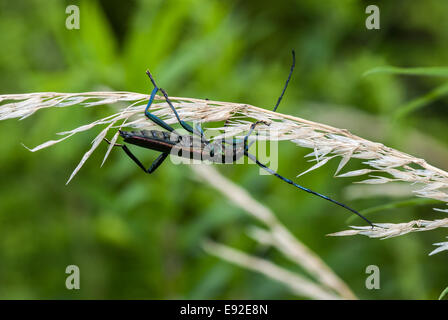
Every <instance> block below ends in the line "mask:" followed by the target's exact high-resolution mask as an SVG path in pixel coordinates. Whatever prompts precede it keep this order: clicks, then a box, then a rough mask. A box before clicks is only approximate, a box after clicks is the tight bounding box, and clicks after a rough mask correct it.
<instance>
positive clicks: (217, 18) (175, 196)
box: [0, 0, 448, 299]
mask: <svg viewBox="0 0 448 320" xmlns="http://www.w3.org/2000/svg"><path fill="white" fill-rule="evenodd" d="M67 4H68V2H64V1H48V2H43V1H37V0H34V1H32V0H30V1H20V0H19V1H2V2H1V3H0V29H1V30H7V31H5V32H1V33H0V42H1V43H2V53H1V54H0V70H1V72H0V88H1V91H2V93H24V92H37V91H61V92H81V91H93V90H120V91H121V90H126V91H136V92H147V93H149V90H150V89H151V86H150V83H149V81H148V79H147V78H146V75H145V73H144V72H145V70H146V69H147V68H149V69H150V70H151V72H152V73H153V74H154V75H155V77H156V78H157V80H158V82H159V83H160V85H161V86H162V87H163V88H166V89H167V91H168V93H169V94H170V95H173V96H189V97H197V98H210V99H216V100H224V101H233V102H243V103H250V104H252V105H256V106H260V107H266V108H272V107H273V105H274V104H275V102H276V100H277V98H278V95H279V94H280V92H281V88H282V85H283V83H284V81H285V78H286V76H287V74H288V71H289V64H290V51H291V49H293V48H294V49H295V50H296V54H297V68H296V71H295V73H294V75H293V78H292V81H291V84H290V87H289V89H288V90H287V92H286V95H285V98H284V100H283V102H282V105H281V106H280V107H279V111H280V112H282V113H290V114H293V115H297V116H303V117H308V118H310V119H311V120H317V121H319V119H320V117H321V116H323V115H325V114H326V111H328V112H330V111H333V110H334V109H338V108H337V107H338V106H337V105H343V106H345V108H344V109H343V110H344V111H343V113H341V114H339V116H338V117H335V118H333V119H332V120H331V121H332V123H329V124H334V125H337V124H338V121H341V120H344V119H345V118H347V117H348V116H350V115H355V116H356V115H357V114H359V112H362V113H365V114H368V115H370V116H371V117H373V118H374V119H377V120H378V121H382V123H383V124H384V127H382V128H383V129H382V130H380V129H378V128H376V127H373V124H372V123H371V122H366V123H362V122H361V121H362V120H359V122H358V121H354V122H353V123H351V124H347V127H346V128H347V129H349V130H351V129H352V128H351V125H355V124H356V125H359V126H360V127H361V128H362V129H360V130H359V131H355V132H354V133H355V134H358V135H360V136H363V135H364V133H365V131H363V130H366V131H373V132H375V136H376V134H378V138H374V140H380V139H381V142H382V143H384V144H386V145H391V146H392V147H395V148H397V149H401V150H403V151H408V150H409V149H411V148H412V150H413V152H415V153H417V155H418V156H420V157H423V158H427V160H428V161H429V162H430V163H435V164H442V166H443V164H445V167H444V168H445V169H446V168H447V167H446V163H448V157H447V154H446V146H447V143H448V135H447V134H446V123H447V117H448V108H446V102H447V100H446V90H447V86H446V84H445V82H444V80H445V79H444V77H446V75H447V66H446V64H447V61H446V57H447V55H448V47H447V46H446V43H448V42H447V40H448V27H447V26H446V23H447V21H448V19H446V12H448V2H446V1H444V0H432V1H423V0H420V1H412V2H410V1H403V0H394V1H387V2H384V3H381V4H380V9H381V18H382V22H381V30H379V31H369V30H366V29H365V27H364V19H365V17H366V15H365V13H364V12H365V6H366V4H365V2H362V1H343V2H341V1H325V2H320V1H314V0H305V1H303V0H301V1H293V2H284V3H283V2H276V3H275V6H274V5H273V3H272V2H271V1H270V2H268V1H236V0H233V1H219V0H188V1H183V0H178V1H176V0H155V1H143V0H134V1H79V2H76V3H75V4H77V5H79V7H80V12H81V29H80V30H67V29H66V28H65V19H66V17H67V15H66V14H65V5H67ZM70 4H72V3H70ZM398 16H399V17H400V18H397V17H398ZM384 65H389V66H396V68H392V67H387V68H384V67H383V68H382V69H381V68H378V67H380V66H384ZM428 66H430V67H431V68H428ZM405 67H418V68H410V69H403V68H405ZM367 70H370V72H369V73H370V74H371V76H368V77H363V76H362V75H363V74H364V73H365V72H366V71H367ZM373 73H375V75H373ZM401 74H406V75H411V74H412V75H425V77H399V76H398V75H401ZM434 88H435V89H434ZM316 103H319V104H321V105H322V108H319V110H321V111H320V112H322V114H319V113H317V112H316V111H315V110H316V109H315V108H314V105H315V104H316ZM400 106H402V107H400ZM423 106H426V108H425V109H422V108H421V107H423ZM111 110H112V109H111V108H109V109H106V108H89V109H85V108H81V107H79V108H70V109H54V110H46V111H40V112H37V113H36V114H35V115H33V116H31V117H30V118H28V119H25V120H23V121H20V122H19V121H16V120H8V121H2V122H1V123H0V135H1V136H2V138H3V139H2V146H1V149H0V150H1V152H0V168H1V169H0V177H1V179H0V180H1V182H2V183H1V184H0V261H1V265H0V284H1V286H0V298H8V299H10V298H47V299H54V298H64V299H76V298H116V299H118V298H154V299H162V298H196V299H203V298H211V299H215V298H224V299H226V298H232V299H239V298H260V299H263V298H269V299H279V298H286V299H288V298H295V297H294V296H292V295H291V294H290V293H289V292H288V291H287V289H285V288H284V287H282V286H280V285H278V284H277V283H275V282H273V281H271V280H266V279H265V278H263V277H262V276H259V275H254V274H253V273H251V272H249V271H246V270H242V269H240V268H238V267H235V266H232V265H229V264H227V263H225V262H222V261H219V260H218V259H216V258H213V257H210V256H208V255H207V254H205V253H204V252H203V251H202V249H201V248H200V243H201V241H202V240H203V239H204V238H206V237H212V238H214V239H217V240H219V241H221V242H224V243H226V244H229V245H232V246H235V247H238V248H240V249H243V250H245V251H247V252H251V253H254V254H259V255H263V256H264V257H266V258H268V259H272V260H273V261H277V262H279V263H284V260H281V259H279V258H278V255H277V254H276V253H275V252H274V251H273V250H269V249H265V248H257V247H254V244H253V241H252V240H251V239H249V238H248V237H247V235H246V231H247V227H248V226H249V225H250V224H251V223H253V221H252V220H251V219H249V218H248V217H247V216H246V215H245V214H244V213H243V212H241V211H240V209H237V208H235V207H234V206H233V205H232V204H231V203H229V202H228V201H226V200H224V199H222V197H221V196H220V195H219V194H216V192H215V191H213V190H212V189H210V188H209V187H208V186H206V185H204V184H202V183H201V182H199V181H197V180H195V177H194V176H192V173H191V171H190V170H189V169H188V167H187V166H185V165H179V166H175V165H173V164H171V163H170V162H169V161H168V162H167V163H165V164H164V165H163V166H162V167H161V168H160V169H159V171H157V172H156V173H155V174H153V175H151V176H147V175H144V174H142V173H141V172H140V170H139V169H138V168H137V167H136V166H135V165H134V164H133V163H131V162H130V161H129V159H128V158H127V157H125V155H124V154H123V153H121V152H118V151H114V152H112V155H111V156H110V158H109V160H108V162H106V164H105V165H104V166H103V167H102V168H99V164H100V163H101V160H102V156H103V153H101V152H97V153H95V154H94V155H93V156H92V157H91V159H89V161H88V162H87V163H86V165H85V166H84V167H83V168H82V169H81V171H80V172H79V173H78V175H77V176H76V178H75V179H74V180H73V181H72V182H71V183H70V184H69V185H68V186H65V185H64V184H65V181H66V180H67V178H68V177H69V175H70V172H71V171H72V170H73V169H74V167H75V166H76V164H77V163H78V161H79V160H80V158H81V156H82V154H83V153H84V152H85V151H86V150H88V149H89V147H90V142H91V139H92V138H93V135H94V133H93V132H88V133H84V134H81V135H79V136H77V137H74V138H73V139H70V140H68V141H66V142H64V143H62V144H59V145H57V146H54V147H52V148H49V149H47V150H42V151H39V152H37V153H30V152H28V151H27V150H26V149H24V148H23V147H22V146H21V145H20V143H24V144H25V145H27V146H35V145H37V144H39V143H41V142H43V141H45V140H48V139H52V138H54V136H55V135H54V133H55V132H60V131H64V130H67V129H71V128H74V127H76V126H79V125H81V124H83V123H88V122H91V121H92V120H93V119H96V118H98V117H100V116H103V115H106V114H108V113H110V112H111ZM400 110H401V111H400ZM411 111H412V112H411ZM397 113H402V114H403V115H404V114H406V117H402V118H401V119H400V121H399V122H398V123H397V122H392V121H388V120H390V119H392V118H393V116H394V115H395V114H397ZM415 132H417V133H418V132H420V133H424V137H425V140H424V141H418V140H410V137H411V136H412V135H411V133H415ZM429 146H431V148H429ZM434 146H435V147H434ZM428 148H429V150H428ZM434 148H435V149H434ZM105 150H106V146H104V147H103V149H102V151H104V152H105ZM133 150H135V148H134V149H133ZM135 151H136V153H137V154H138V155H139V156H140V157H141V158H143V159H144V160H145V163H146V164H149V163H150V161H151V160H152V159H154V158H155V157H156V154H155V153H153V152H149V151H146V150H135ZM308 152H309V150H298V148H296V147H294V146H292V145H289V144H283V143H281V144H280V155H281V157H280V160H279V169H278V170H279V172H280V173H281V174H282V175H284V176H286V177H291V178H293V177H295V176H296V175H297V174H298V173H299V172H301V171H304V170H306V169H307V168H308V167H309V166H310V165H311V164H310V163H307V162H306V161H305V160H304V158H303V156H304V155H305V154H307V153H308ZM338 162H339V161H338V160H337V159H335V160H334V161H331V162H330V163H329V164H327V165H326V166H324V167H322V168H320V169H319V170H317V171H313V172H312V173H310V174H307V175H304V176H301V177H300V178H299V179H297V181H298V182H299V183H300V184H302V185H304V186H307V187H310V188H312V189H314V190H316V191H319V192H321V193H324V194H327V195H330V196H332V197H333V198H335V199H337V200H341V201H342V202H344V203H347V204H348V205H350V206H352V207H355V208H357V209H359V210H361V209H363V208H375V207H376V208H381V213H379V212H377V213H376V214H375V215H373V217H375V219H374V221H375V222H390V221H391V220H392V219H393V218H394V216H395V217H396V218H397V219H398V220H400V221H409V220H411V219H414V218H429V219H432V218H435V217H436V215H437V214H436V213H434V212H432V211H431V210H430V209H429V207H428V206H417V205H415V204H416V203H411V205H406V206H404V205H401V204H400V203H403V202H408V200H407V199H408V197H405V198H404V199H401V198H398V199H397V198H393V197H389V196H387V195H386V196H385V197H377V198H372V199H363V200H356V201H350V200H348V199H344V197H343V192H342V191H343V190H344V188H345V186H347V185H349V184H350V182H351V181H350V180H349V179H335V178H332V175H333V173H334V171H335V169H336V167H337V164H338ZM357 165H359V164H358V163H357V162H356V161H353V162H351V163H350V164H349V166H353V167H356V166H357ZM218 168H219V170H220V171H221V172H222V173H223V174H225V175H226V176H228V177H229V178H230V179H232V180H233V181H235V182H237V183H238V184H241V185H242V186H244V187H245V188H246V189H248V190H249V192H251V194H252V195H253V196H254V197H255V198H256V199H258V200H260V201H261V202H263V203H264V204H266V205H267V206H269V207H270V208H272V209H273V211H274V212H276V213H277V214H278V216H279V219H281V220H282V222H284V223H285V224H286V225H287V226H288V227H289V228H290V230H291V231H292V232H293V233H294V234H295V235H296V236H297V237H299V238H300V239H301V240H302V241H303V242H304V243H305V244H307V245H308V246H309V247H310V248H311V249H313V250H315V251H316V252H317V253H318V254H319V255H320V256H322V258H323V259H324V260H325V261H326V262H327V263H328V264H329V265H330V266H331V267H332V268H333V269H334V270H335V271H336V272H337V273H338V274H339V275H340V276H341V278H343V279H344V280H345V281H346V282H347V283H348V284H349V286H350V287H351V288H352V289H353V290H354V291H355V293H356V294H357V295H358V296H359V297H360V298H370V299H388V298H393V299H401V298H411V297H412V298H421V299H425V298H434V297H436V296H437V295H438V293H439V288H440V283H443V282H446V281H445V280H446V278H447V277H448V270H447V268H446V265H445V263H446V256H444V254H443V253H441V254H439V255H436V256H433V257H428V256H427V254H428V253H429V251H430V248H431V244H432V243H434V242H438V241H440V239H442V238H444V236H445V234H444V233H443V230H442V231H438V230H436V231H434V232H431V233H419V234H413V235H408V236H405V237H402V238H400V239H390V240H386V241H378V240H372V239H367V238H363V237H357V238H338V239H335V238H329V237H325V234H327V233H330V232H334V231H338V230H342V229H343V228H345V227H346V225H345V219H346V218H347V216H346V215H347V212H346V211H345V210H343V209H342V208H338V207H336V206H334V205H332V204H330V203H328V202H326V201H322V200H321V199H319V198H317V197H312V196H310V195H308V194H306V193H304V192H302V193H301V192H298V191H297V190H295V189H293V188H290V187H289V186H288V185H286V184H283V183H281V182H279V181H278V180H277V179H274V178H272V177H269V176H262V175H259V170H258V168H256V167H254V166H252V165H235V166H224V165H222V166H218ZM395 202H397V203H395ZM394 203H395V204H394ZM397 208H399V211H398V210H397ZM385 209H393V210H387V212H385ZM370 210H371V211H377V210H375V209H370ZM70 264H76V265H78V266H79V267H80V269H81V290H79V291H69V290H67V289H65V286H64V283H65V277H66V276H67V275H66V274H65V268H66V266H67V265H70ZM370 264H377V265H378V266H379V267H380V269H381V277H382V278H381V279H382V280H381V281H382V282H381V288H382V289H381V290H378V291H375V290H367V289H366V288H365V286H364V281H365V277H366V274H365V268H366V267H367V266H368V265H370Z"/></svg>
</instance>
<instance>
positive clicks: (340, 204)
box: [244, 151, 374, 227]
mask: <svg viewBox="0 0 448 320" xmlns="http://www.w3.org/2000/svg"><path fill="white" fill-rule="evenodd" d="M244 155H245V156H246V157H248V158H249V159H251V160H252V161H253V162H255V163H256V164H257V165H258V166H260V167H261V168H263V169H264V170H266V171H267V172H269V173H270V174H273V175H274V176H276V177H277V178H279V179H281V180H283V181H284V182H286V183H289V184H291V185H293V186H294V187H296V188H299V189H300V190H303V191H306V192H308V193H311V194H314V195H315V196H318V197H320V198H322V199H325V200H328V201H330V202H333V203H334V204H337V205H338V206H341V207H343V208H345V209H347V210H349V211H351V212H353V213H354V214H356V215H357V216H358V217H360V218H362V219H363V220H364V221H366V222H367V223H368V224H369V225H371V226H372V227H373V226H374V224H373V223H372V222H370V220H369V219H367V218H366V217H364V216H363V215H362V214H360V213H359V212H358V211H356V210H355V209H352V208H350V207H348V206H346V205H345V204H343V203H340V202H339V201H336V200H333V199H331V198H329V197H327V196H324V195H323V194H320V193H317V192H315V191H313V190H311V189H308V188H305V187H302V186H301V185H299V184H297V183H294V182H293V181H292V180H290V179H288V178H285V177H283V176H281V175H279V174H278V173H277V172H275V171H274V170H272V169H271V168H269V167H268V166H266V165H264V164H262V163H261V162H260V161H258V159H257V158H256V157H255V156H254V155H252V154H250V153H248V152H247V151H244Z"/></svg>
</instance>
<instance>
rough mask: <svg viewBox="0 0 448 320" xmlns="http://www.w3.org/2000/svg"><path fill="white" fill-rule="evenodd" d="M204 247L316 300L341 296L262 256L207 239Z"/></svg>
mask: <svg viewBox="0 0 448 320" xmlns="http://www.w3.org/2000/svg"><path fill="white" fill-rule="evenodd" d="M204 249H205V250H206V251H207V252H208V253H209V254H211V255H214V256H217V257H219V258H221V259H223V260H227V261H229V262H232V263H234V264H236V265H239V266H241V267H244V268H246V269H249V270H253V271H256V272H259V273H261V274H264V275H265V276H267V277H270V278H272V279H274V280H277V281H279V282H281V283H283V284H284V285H286V286H287V287H288V288H289V289H290V290H291V291H292V292H293V293H294V294H296V295H298V296H303V297H308V298H310V299H316V300H338V299H340V297H339V296H338V295H335V294H333V293H332V292H331V291H329V290H328V289H327V288H325V287H322V286H320V285H318V284H315V283H313V282H312V281H310V280H308V279H306V278H305V277H302V276H300V275H298V274H296V273H294V272H291V271H289V270H286V269H283V268H282V267H279V266H277V265H276V264H274V263H272V262H270V261H268V260H265V259H261V258H257V257H254V256H250V255H248V254H246V253H244V252H242V251H239V250H235V249H233V248H230V247H228V246H224V245H221V244H218V243H216V242H213V241H210V240H208V241H205V242H204Z"/></svg>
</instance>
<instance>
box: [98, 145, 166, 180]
mask: <svg viewBox="0 0 448 320" xmlns="http://www.w3.org/2000/svg"><path fill="white" fill-rule="evenodd" d="M104 141H106V142H107V143H108V144H110V141H109V140H107V139H106V138H104ZM114 147H121V148H122V149H123V151H124V152H125V153H126V154H127V155H128V157H129V158H131V159H132V161H134V162H135V163H136V164H137V165H138V166H139V167H140V168H141V169H142V170H143V171H145V172H146V173H153V172H154V171H156V169H157V168H158V167H159V166H160V165H161V164H162V162H163V161H164V160H165V159H166V157H167V156H168V153H161V154H160V155H159V156H158V157H157V159H156V160H154V162H153V163H152V164H151V166H150V167H149V168H148V169H146V168H145V166H144V165H143V164H142V162H141V161H140V160H138V158H137V157H136V156H135V155H134V154H133V153H132V152H131V150H129V148H128V147H127V146H126V145H124V144H118V143H116V144H114Z"/></svg>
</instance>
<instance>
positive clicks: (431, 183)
mask: <svg viewBox="0 0 448 320" xmlns="http://www.w3.org/2000/svg"><path fill="white" fill-rule="evenodd" d="M147 99H148V95H144V94H139V93H132V92H87V93H31V94H16V95H2V96H0V103H1V106H0V120H2V119H10V118H20V119H23V118H25V117H28V116H30V115H31V114H33V113H34V112H36V111H37V110H39V109H42V108H49V107H68V106H73V105H77V104H81V105H84V106H87V107H91V106H98V105H105V104H112V103H116V102H126V103H130V105H129V106H127V107H125V108H122V109H121V110H120V111H119V112H117V113H115V114H113V115H110V116H108V117H106V118H103V119H100V120H97V121H95V122H92V123H90V124H87V125H84V126H81V127H78V128H75V129H73V130H70V131H66V132H61V133H60V134H61V135H63V136H64V137H63V138H61V139H59V140H52V141H48V142H46V143H44V144H42V145H39V146H37V147H35V148H33V149H30V150H31V151H37V150H39V149H42V148H45V147H48V146H51V145H53V144H55V143H58V142H60V141H63V140H65V139H67V138H69V137H71V136H72V135H74V134H76V133H78V132H81V131H86V130H90V129H92V128H94V127H95V126H98V125H106V126H108V127H107V128H106V129H104V130H103V131H102V132H101V133H100V134H99V135H98V136H97V137H96V138H95V140H94V144H93V146H92V148H91V149H90V150H89V151H88V152H87V153H86V154H85V156H84V157H83V159H82V160H81V162H80V165H79V166H78V167H77V169H76V170H75V171H74V172H73V174H72V176H71V177H70V179H71V178H73V176H74V174H76V172H77V171H78V170H79V168H80V167H81V166H82V165H83V164H84V162H85V161H86V160H87V158H88V157H89V155H90V154H91V153H92V152H93V151H94V150H95V148H96V147H97V146H98V144H99V141H101V139H102V138H103V137H104V136H105V135H106V134H107V131H108V130H109V129H112V128H117V127H119V126H121V125H122V124H120V125H119V126H116V125H115V124H116V123H117V122H121V123H122V121H125V122H126V123H127V124H126V126H127V127H133V128H140V129H142V128H145V129H148V128H153V127H155V125H154V124H152V123H151V122H150V121H148V120H147V119H146V118H145V116H144V114H143V110H144V107H145V101H146V100H147ZM172 99H173V101H174V105H175V107H176V108H177V109H178V111H179V115H180V117H181V118H182V119H183V120H185V121H196V122H201V123H206V122H217V121H225V120H230V121H229V123H230V126H229V127H225V128H219V129H220V130H223V131H224V132H225V134H226V135H227V136H229V135H241V134H242V133H243V132H245V131H247V130H248V127H249V125H250V123H251V122H249V121H247V120H245V119H244V118H247V117H249V118H252V119H256V120H263V121H266V122H268V123H270V126H269V127H263V126H260V127H258V130H259V131H266V130H269V136H263V138H264V139H270V140H289V141H291V142H293V143H295V144H297V145H298V146H301V147H306V148H311V149H313V152H312V153H310V154H309V155H308V157H310V158H311V160H310V161H316V164H315V165H314V166H312V167H311V168H310V169H308V170H306V171H305V172H303V173H301V174H300V175H302V174H304V173H307V172H309V171H312V170H314V169H317V168H319V167H321V166H323V165H324V164H326V163H327V162H328V161H329V160H331V159H333V158H335V157H341V161H340V163H339V166H338V168H337V170H336V173H335V175H337V176H338V177H357V176H362V175H366V174H369V175H370V178H369V179H365V180H362V181H360V182H359V183H367V184H384V183H388V182H391V181H402V182H406V183H409V184H412V185H415V186H417V187H416V189H415V190H414V193H415V194H416V196H418V197H424V198H430V199H436V200H440V201H441V203H445V205H446V204H447V203H448V173H447V172H445V171H443V170H441V169H439V168H436V167H434V166H432V165H430V164H428V163H427V162H426V161H425V160H423V159H419V158H415V157H413V156H411V155H408V154H406V153H403V152H400V151H397V150H395V149H392V148H388V147H386V146H384V145H383V144H380V143H376V142H371V141H369V140H366V139H363V138H360V137H358V136H355V135H353V134H351V133H350V132H348V131H347V130H345V129H338V128H334V127H331V126H327V125H324V124H321V123H316V122H312V121H308V120H305V119H301V118H297V117H293V116H290V115H284V114H280V113H276V112H272V111H269V110H266V109H261V108H257V107H254V106H251V105H247V104H238V103H229V102H218V101H209V100H200V99H191V98H174V97H173V98H172ZM152 110H153V111H154V112H153V113H154V114H155V115H157V116H159V117H161V118H162V119H164V120H165V121H166V122H168V123H172V124H173V123H175V122H176V119H175V117H174V115H173V114H172V112H171V110H170V109H169V108H168V106H167V104H166V103H165V102H164V100H162V98H161V97H158V98H157V101H155V103H154V104H153V106H152ZM220 137H221V136H218V137H215V138H216V139H217V138H220ZM352 158H354V159H361V160H363V164H365V165H366V167H365V168H364V169H361V170H355V171H350V172H347V173H344V174H339V172H340V171H341V170H342V168H343V167H344V166H345V165H346V164H347V162H348V161H349V160H350V159H352ZM338 174H339V175H338ZM300 175H299V176H300ZM69 181H70V180H69ZM382 226H383V228H373V229H369V230H363V229H357V228H356V227H355V228H354V230H351V231H343V232H340V233H335V234H333V235H352V234H362V235H366V236H369V237H389V236H391V235H392V236H398V235H403V234H406V233H409V232H413V231H425V230H431V229H434V228H439V227H446V226H448V219H440V220H435V221H426V220H425V221H423V222H421V221H420V222H416V221H411V222H409V223H404V224H403V223H400V224H383V225H382ZM384 228H388V229H389V230H388V229H384ZM360 230H361V231H360ZM442 247H443V246H442ZM443 248H445V247H443ZM439 249H440V248H439Z"/></svg>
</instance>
